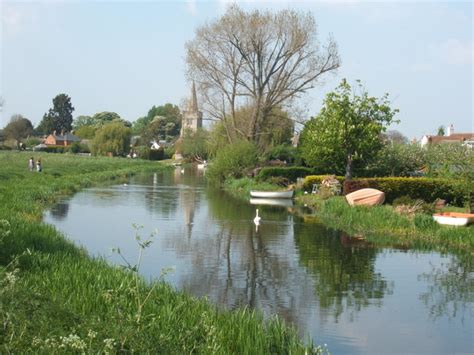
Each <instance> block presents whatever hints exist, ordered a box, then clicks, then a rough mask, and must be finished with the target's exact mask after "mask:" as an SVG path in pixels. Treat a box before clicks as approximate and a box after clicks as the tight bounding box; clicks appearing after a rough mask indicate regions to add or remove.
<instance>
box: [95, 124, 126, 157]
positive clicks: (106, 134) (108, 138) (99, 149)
mask: <svg viewBox="0 0 474 355" xmlns="http://www.w3.org/2000/svg"><path fill="white" fill-rule="evenodd" d="M130 138H131V130H130V128H128V127H125V126H124V125H123V124H122V123H119V122H113V123H109V124H106V125H104V126H103V127H101V128H100V129H98V130H97V132H96V135H95V137H94V140H93V141H92V153H93V154H94V155H107V154H112V155H115V156H120V155H125V154H126V153H127V152H128V150H129V148H130Z"/></svg>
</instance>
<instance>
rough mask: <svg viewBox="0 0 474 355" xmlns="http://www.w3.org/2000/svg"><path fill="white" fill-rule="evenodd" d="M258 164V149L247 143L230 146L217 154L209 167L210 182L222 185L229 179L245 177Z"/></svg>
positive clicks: (241, 142) (242, 142)
mask: <svg viewBox="0 0 474 355" xmlns="http://www.w3.org/2000/svg"><path fill="white" fill-rule="evenodd" d="M256 163H257V147H256V146H255V145H254V144H252V143H250V142H247V141H240V142H237V143H234V144H230V145H227V146H225V147H224V148H222V149H221V150H220V151H218V152H217V154H216V157H215V159H214V160H213V161H212V164H211V165H210V166H209V168H208V171H207V177H208V179H209V180H210V181H213V182H217V183H222V182H224V181H225V180H226V179H227V178H240V177H243V176H245V175H246V174H247V173H248V172H249V171H250V170H251V169H252V168H253V167H254V166H255V164H256Z"/></svg>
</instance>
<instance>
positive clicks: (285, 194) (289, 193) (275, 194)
mask: <svg viewBox="0 0 474 355" xmlns="http://www.w3.org/2000/svg"><path fill="white" fill-rule="evenodd" d="M293 192H294V191H293V190H286V191H250V196H251V197H257V198H292V197H293Z"/></svg>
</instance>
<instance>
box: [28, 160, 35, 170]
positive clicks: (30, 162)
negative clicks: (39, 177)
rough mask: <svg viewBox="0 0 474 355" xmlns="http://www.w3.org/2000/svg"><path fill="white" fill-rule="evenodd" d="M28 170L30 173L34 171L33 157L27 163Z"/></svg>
mask: <svg viewBox="0 0 474 355" xmlns="http://www.w3.org/2000/svg"><path fill="white" fill-rule="evenodd" d="M28 168H29V169H30V171H33V170H34V169H35V160H34V159H33V157H31V158H30V160H29V161H28Z"/></svg>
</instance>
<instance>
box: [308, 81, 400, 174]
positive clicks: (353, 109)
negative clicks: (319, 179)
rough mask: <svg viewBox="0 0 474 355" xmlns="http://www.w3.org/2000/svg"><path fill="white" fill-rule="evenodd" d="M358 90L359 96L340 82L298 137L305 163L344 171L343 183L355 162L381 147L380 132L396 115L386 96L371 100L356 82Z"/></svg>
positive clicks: (344, 82) (336, 171)
mask: <svg viewBox="0 0 474 355" xmlns="http://www.w3.org/2000/svg"><path fill="white" fill-rule="evenodd" d="M358 89H359V91H360V94H358V93H356V92H355V91H353V90H352V88H351V86H350V85H349V84H348V83H347V81H346V80H345V79H343V80H342V82H341V84H340V85H339V86H338V87H337V88H336V90H335V91H334V92H331V93H329V94H327V96H326V99H325V101H324V106H323V108H322V110H321V112H320V114H319V115H317V116H316V117H314V118H312V119H311V120H310V121H309V122H307V124H306V125H305V127H304V129H303V132H302V134H301V152H302V156H303V159H304V160H305V162H306V163H307V164H308V165H312V166H315V167H318V168H321V169H323V170H324V169H326V170H328V169H330V170H332V171H333V172H335V173H342V172H343V171H345V177H346V179H347V180H350V179H351V178H352V173H353V168H354V163H355V162H357V161H359V162H364V163H366V162H368V161H370V159H371V158H374V157H375V156H376V154H377V152H378V151H379V150H380V149H381V148H382V147H383V139H382V137H381V133H382V132H385V130H386V128H387V126H388V125H390V123H392V122H393V121H394V120H393V116H394V115H395V114H396V113H397V112H398V110H396V109H392V108H390V106H389V101H388V94H385V95H384V96H383V97H382V98H375V97H371V96H369V95H368V93H367V91H366V90H364V89H363V87H362V85H361V84H360V82H358Z"/></svg>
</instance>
